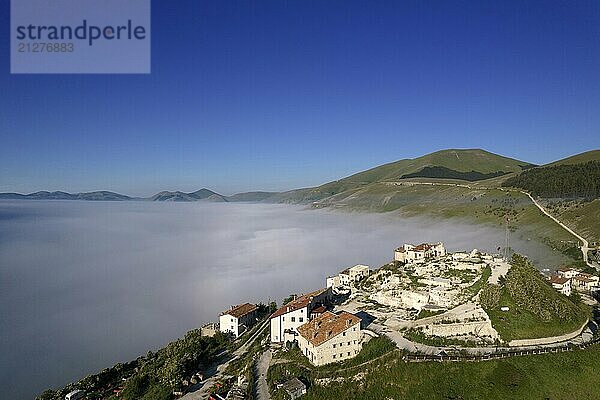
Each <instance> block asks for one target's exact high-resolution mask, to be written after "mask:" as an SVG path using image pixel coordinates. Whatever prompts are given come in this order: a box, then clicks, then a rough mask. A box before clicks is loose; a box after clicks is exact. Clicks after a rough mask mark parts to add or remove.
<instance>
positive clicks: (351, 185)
mask: <svg viewBox="0 0 600 400" xmlns="http://www.w3.org/2000/svg"><path fill="white" fill-rule="evenodd" d="M532 166H533V164H530V163H527V162H524V161H519V160H515V159H512V158H508V157H503V156H500V155H497V154H494V153H490V152H489V151H485V150H481V149H449V150H440V151H436V152H435V153H431V154H427V155H424V156H422V157H417V158H413V159H405V160H399V161H395V162H392V163H389V164H384V165H381V166H379V167H375V168H371V169H369V170H366V171H363V172H359V173H357V174H354V175H350V176H348V177H346V178H343V179H340V180H337V181H333V182H329V183H326V184H324V185H321V186H318V187H315V188H310V189H301V190H296V191H292V192H288V193H284V194H281V195H280V196H278V198H279V199H283V200H284V201H292V202H294V201H296V202H314V201H319V200H322V199H324V198H327V197H330V196H334V195H338V194H341V193H346V194H351V193H353V192H355V191H357V190H360V189H361V188H363V187H365V186H367V185H370V184H374V183H382V182H398V181H402V180H406V179H409V178H410V179H411V180H414V179H415V178H416V179H419V178H424V179H425V180H430V179H441V180H442V181H445V180H448V179H452V180H455V181H458V182H459V183H460V182H465V181H478V180H482V179H491V178H497V177H498V176H503V175H507V174H510V173H516V172H521V171H523V170H525V169H528V168H531V167H532Z"/></svg>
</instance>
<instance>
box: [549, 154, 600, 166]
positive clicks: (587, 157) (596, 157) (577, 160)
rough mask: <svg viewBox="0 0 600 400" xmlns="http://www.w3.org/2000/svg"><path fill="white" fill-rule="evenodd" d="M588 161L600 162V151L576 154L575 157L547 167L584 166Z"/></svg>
mask: <svg viewBox="0 0 600 400" xmlns="http://www.w3.org/2000/svg"><path fill="white" fill-rule="evenodd" d="M588 161H600V150H590V151H586V152H584V153H579V154H575V155H574V156H571V157H567V158H563V159H562V160H557V161H554V162H551V163H550V164H546V165H545V166H551V165H571V164H582V163H586V162H588Z"/></svg>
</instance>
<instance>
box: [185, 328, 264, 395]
mask: <svg viewBox="0 0 600 400" xmlns="http://www.w3.org/2000/svg"><path fill="white" fill-rule="evenodd" d="M270 322H271V321H270V319H269V318H267V319H266V321H264V322H263V323H262V324H261V326H260V328H259V329H258V330H257V331H256V332H255V333H254V335H253V336H252V337H251V338H250V339H248V340H247V341H246V343H244V345H242V346H241V347H240V348H239V349H237V350H236V351H235V352H234V353H233V356H232V357H223V358H222V359H220V360H218V362H217V364H216V365H215V366H213V368H210V369H209V371H207V375H209V377H208V378H206V379H205V380H204V381H202V383H200V384H198V385H196V386H194V387H193V388H192V389H191V390H193V391H191V392H189V393H187V394H186V395H185V396H183V397H182V399H184V400H205V399H208V396H210V388H211V387H212V386H213V385H214V384H215V383H216V382H217V381H219V380H220V379H221V378H223V375H224V374H223V371H225V369H226V368H227V367H228V366H229V364H230V363H231V362H232V361H233V360H236V359H237V358H239V357H240V356H242V355H243V354H244V353H246V351H247V350H248V348H249V347H250V346H252V344H253V343H254V341H255V340H256V338H257V337H259V336H260V334H261V333H262V332H263V331H264V330H265V327H267V326H269V324H270Z"/></svg>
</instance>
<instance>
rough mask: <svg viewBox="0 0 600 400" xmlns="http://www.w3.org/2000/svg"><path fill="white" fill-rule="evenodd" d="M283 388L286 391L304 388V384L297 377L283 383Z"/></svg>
mask: <svg viewBox="0 0 600 400" xmlns="http://www.w3.org/2000/svg"><path fill="white" fill-rule="evenodd" d="M283 388H284V389H285V390H287V391H288V392H295V391H297V390H301V389H306V385H305V384H304V383H302V381H301V380H300V379H298V378H292V379H290V380H288V381H286V382H285V383H284V384H283Z"/></svg>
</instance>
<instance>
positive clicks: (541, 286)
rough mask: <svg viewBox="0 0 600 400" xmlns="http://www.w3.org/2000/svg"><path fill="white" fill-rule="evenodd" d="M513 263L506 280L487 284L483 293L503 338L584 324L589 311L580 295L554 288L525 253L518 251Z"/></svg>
mask: <svg viewBox="0 0 600 400" xmlns="http://www.w3.org/2000/svg"><path fill="white" fill-rule="evenodd" d="M511 264H512V267H511V269H510V271H509V272H508V274H507V275H506V279H505V281H504V282H503V284H502V285H501V286H496V285H487V286H486V287H485V288H484V289H483V290H482V293H481V295H480V296H481V303H482V306H483V307H484V309H485V311H486V312H487V313H488V315H489V316H490V319H491V320H492V324H493V326H494V328H495V329H496V330H497V331H498V333H499V334H500V336H501V337H502V339H504V340H506V341H510V340H514V339H532V338H539V337H549V336H558V335H562V334H565V333H570V332H573V331H575V330H577V329H579V328H580V327H581V325H582V324H583V323H584V322H585V320H586V319H587V318H588V315H587V311H586V309H585V306H584V305H583V304H581V303H580V302H579V300H578V299H573V298H569V297H566V296H565V295H563V294H560V293H559V292H558V291H557V290H555V289H554V288H552V286H550V284H549V283H548V282H546V281H545V279H544V278H543V276H542V275H541V274H540V272H539V271H538V270H537V269H536V268H535V267H534V266H533V264H532V263H531V262H530V261H529V260H527V259H526V258H525V257H523V256H520V255H518V254H515V255H514V256H513V259H512V262H511ZM501 307H509V310H508V311H501Z"/></svg>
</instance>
